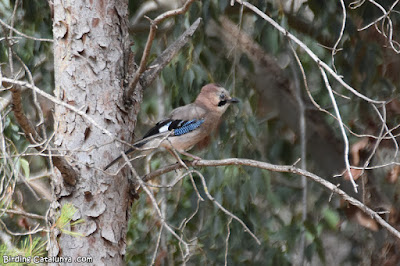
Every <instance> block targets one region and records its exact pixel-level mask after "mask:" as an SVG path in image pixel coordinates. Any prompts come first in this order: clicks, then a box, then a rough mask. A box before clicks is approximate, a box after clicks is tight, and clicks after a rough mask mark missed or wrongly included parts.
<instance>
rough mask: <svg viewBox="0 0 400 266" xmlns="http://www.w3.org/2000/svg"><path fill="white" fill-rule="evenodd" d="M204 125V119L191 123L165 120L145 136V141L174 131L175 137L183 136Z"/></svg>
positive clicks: (190, 121)
mask: <svg viewBox="0 0 400 266" xmlns="http://www.w3.org/2000/svg"><path fill="white" fill-rule="evenodd" d="M203 123H204V119H192V120H189V121H187V120H172V119H167V120H163V121H160V122H158V123H157V124H156V125H155V126H154V127H153V128H152V129H150V130H149V131H148V132H147V133H146V134H145V135H144V137H143V139H145V138H147V137H150V136H153V135H156V134H159V133H163V132H167V131H172V130H173V131H174V136H181V135H184V134H187V133H189V132H191V131H193V130H195V129H196V128H198V127H199V126H200V125H201V124H203Z"/></svg>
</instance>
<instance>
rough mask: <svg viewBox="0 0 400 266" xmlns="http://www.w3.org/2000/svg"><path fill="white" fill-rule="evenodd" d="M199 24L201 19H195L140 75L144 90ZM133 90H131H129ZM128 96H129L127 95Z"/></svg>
mask: <svg viewBox="0 0 400 266" xmlns="http://www.w3.org/2000/svg"><path fill="white" fill-rule="evenodd" d="M200 22H201V18H198V19H196V21H195V22H194V23H193V24H192V25H191V26H190V27H189V28H188V29H187V30H186V31H185V32H184V33H183V34H182V35H181V36H180V37H179V38H178V39H177V40H176V41H175V42H173V43H172V44H171V45H170V46H169V47H168V48H167V49H165V50H164V52H162V54H161V55H160V56H159V57H157V59H156V60H154V62H153V63H152V65H151V66H149V67H148V69H147V70H146V71H145V72H144V73H143V75H142V82H141V83H142V85H143V87H144V88H146V87H147V86H148V85H150V83H151V82H152V81H153V80H154V79H155V78H156V77H157V76H158V74H159V73H160V72H161V70H162V69H163V68H164V67H165V66H166V65H167V64H168V63H169V62H171V60H172V58H174V57H175V56H176V55H177V53H178V52H179V51H180V50H181V49H182V47H183V46H184V45H185V44H186V43H187V42H188V41H189V37H191V36H193V34H194V32H195V31H196V30H197V28H198V27H199V25H200ZM129 89H130V90H133V88H131V87H130V88H129ZM128 95H130V94H128Z"/></svg>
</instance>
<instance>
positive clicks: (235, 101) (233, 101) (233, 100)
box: [227, 98, 239, 103]
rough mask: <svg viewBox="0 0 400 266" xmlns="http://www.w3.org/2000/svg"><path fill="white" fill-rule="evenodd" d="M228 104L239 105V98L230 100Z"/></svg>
mask: <svg viewBox="0 0 400 266" xmlns="http://www.w3.org/2000/svg"><path fill="white" fill-rule="evenodd" d="M227 102H228V103H238V102H239V99H238V98H230V99H229V100H227Z"/></svg>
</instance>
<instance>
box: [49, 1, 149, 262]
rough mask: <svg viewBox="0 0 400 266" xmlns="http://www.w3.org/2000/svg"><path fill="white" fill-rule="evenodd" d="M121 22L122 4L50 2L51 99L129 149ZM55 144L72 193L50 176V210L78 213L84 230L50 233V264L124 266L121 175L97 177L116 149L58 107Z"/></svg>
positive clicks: (124, 184)
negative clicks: (71, 176) (71, 179)
mask: <svg viewBox="0 0 400 266" xmlns="http://www.w3.org/2000/svg"><path fill="white" fill-rule="evenodd" d="M127 14H128V1H127V0H124V1H117V0H109V1H103V0H99V1H97V0H96V1H93V0H90V1H82V0H71V1H60V0H55V1H54V22H53V34H54V64H55V67H54V70H55V95H56V97H58V98H59V100H61V101H63V102H66V103H68V104H70V105H73V106H75V107H77V108H79V109H80V110H81V111H82V112H84V113H85V114H86V115H88V116H89V117H91V118H92V119H93V120H94V121H96V123H97V124H98V125H100V127H101V128H105V129H107V130H108V131H110V132H111V133H112V134H113V135H114V136H117V137H118V138H120V139H122V140H125V141H128V142H129V141H131V138H132V132H133V129H134V126H135V122H136V114H137V111H138V109H139V103H140V102H141V96H142V94H141V91H138V92H137V93H135V95H136V96H135V97H137V99H135V100H134V101H133V105H132V106H131V108H130V109H129V110H124V108H123V102H122V95H123V84H124V80H125V77H126V73H127V64H126V60H127V59H128V53H129V40H128V33H127V32H128V31H127ZM122 110H124V111H122ZM54 142H55V146H56V147H57V148H59V149H60V153H61V154H63V155H65V158H66V159H67V160H68V161H69V163H70V165H71V166H72V167H73V169H74V170H75V171H76V174H77V175H76V176H77V179H76V184H75V185H73V186H71V185H67V184H65V183H64V182H63V180H62V177H61V173H62V170H60V169H59V170H60V171H61V172H60V171H58V170H56V172H57V175H56V176H55V177H54V180H53V186H54V194H55V196H56V198H57V200H58V203H59V205H58V204H57V203H55V204H53V207H58V206H63V205H64V204H66V203H71V204H73V206H74V207H75V208H76V209H77V212H76V213H75V215H74V217H73V220H76V219H83V220H84V221H85V222H84V223H82V224H78V225H75V226H72V227H69V228H64V229H67V230H70V231H72V232H77V233H80V234H82V235H84V236H76V235H75V236H73V235H71V234H68V233H65V232H61V231H60V230H53V232H52V233H51V240H52V241H51V243H50V250H49V256H70V257H71V258H72V260H75V259H76V258H78V257H79V256H90V257H92V259H93V262H92V263H93V264H94V265H121V264H123V255H124V252H125V235H126V230H127V224H128V218H129V217H128V216H129V215H128V214H129V212H128V210H129V207H130V203H131V201H130V196H129V186H128V185H129V184H128V173H127V172H124V171H121V172H120V173H119V174H118V175H116V176H109V175H107V174H105V173H103V172H102V171H99V170H96V168H97V169H102V168H103V167H104V166H105V165H106V164H107V163H108V162H109V161H110V160H111V159H112V158H113V157H115V156H118V155H120V149H121V148H118V147H117V146H116V145H115V143H114V142H113V139H111V138H110V136H108V135H107V134H104V131H103V130H101V129H99V128H98V127H96V126H95V125H94V124H93V123H91V122H90V121H88V120H87V119H85V118H83V117H82V116H80V115H79V114H77V113H75V112H73V111H71V110H69V109H67V108H64V107H63V106H60V105H56V107H55V137H54ZM57 211H58V213H59V212H60V211H59V210H57ZM56 218H57V216H56V217H55V219H56ZM57 242H58V244H57Z"/></svg>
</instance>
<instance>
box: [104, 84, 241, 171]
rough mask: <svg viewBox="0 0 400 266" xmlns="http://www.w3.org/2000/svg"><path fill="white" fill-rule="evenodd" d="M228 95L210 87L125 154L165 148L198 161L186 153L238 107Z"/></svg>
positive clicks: (171, 114)
mask: <svg viewBox="0 0 400 266" xmlns="http://www.w3.org/2000/svg"><path fill="white" fill-rule="evenodd" d="M238 102H239V100H238V99H236V98H232V97H231V96H230V95H229V92H228V91H227V90H226V89H224V88H223V87H221V86H219V85H217V84H207V85H205V86H204V87H203V88H202V89H201V92H200V94H199V95H198V96H197V98H196V100H195V101H194V102H193V103H191V104H187V105H185V106H181V107H178V108H176V109H174V110H172V112H171V113H170V115H169V116H168V117H167V118H165V119H163V120H161V121H160V122H158V123H157V124H156V125H155V126H154V127H153V128H151V129H150V130H149V131H148V132H147V133H146V134H145V135H144V137H143V139H142V140H139V141H138V142H136V143H134V144H133V147H132V148H130V149H129V150H127V151H126V152H125V154H127V155H128V154H130V153H132V152H133V151H135V150H149V149H154V148H157V147H164V148H166V149H167V150H169V151H171V150H172V151H173V150H176V151H178V152H179V153H182V154H184V155H188V156H190V157H193V158H196V159H199V158H198V157H196V156H193V155H191V154H189V153H187V152H186V151H187V150H190V149H191V148H192V147H193V146H195V145H196V144H197V143H199V142H200V141H202V140H204V139H205V138H207V137H208V136H210V134H211V133H212V131H214V130H215V129H216V127H217V126H218V124H219V120H220V118H221V116H222V114H223V113H224V112H225V111H226V109H227V108H228V106H229V104H231V103H238ZM121 158H122V156H119V157H118V158H116V159H114V160H113V161H112V162H111V163H109V164H108V165H107V166H106V167H105V168H104V170H107V169H108V168H110V167H111V166H112V165H114V164H115V163H116V162H118V161H119V160H120V159H121Z"/></svg>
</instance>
